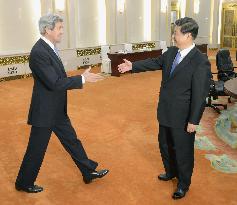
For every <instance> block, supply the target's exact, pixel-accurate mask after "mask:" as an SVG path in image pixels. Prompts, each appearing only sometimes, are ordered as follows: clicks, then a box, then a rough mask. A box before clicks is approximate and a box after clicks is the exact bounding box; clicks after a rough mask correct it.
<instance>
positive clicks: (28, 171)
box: [15, 14, 108, 193]
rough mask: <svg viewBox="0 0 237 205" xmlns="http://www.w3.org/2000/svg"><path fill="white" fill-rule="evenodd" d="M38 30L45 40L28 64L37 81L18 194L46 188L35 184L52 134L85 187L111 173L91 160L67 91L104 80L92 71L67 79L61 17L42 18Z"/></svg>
mask: <svg viewBox="0 0 237 205" xmlns="http://www.w3.org/2000/svg"><path fill="white" fill-rule="evenodd" d="M39 29H40V33H41V35H42V37H41V38H40V39H39V40H38V41H37V42H36V44H35V45H34V46H33V48H32V50H31V53H30V60H29V65H30V69H31V70H32V74H33V78H34V87H33V93H32V99H31V105H30V109H29V116H28V124H30V125H32V127H31V133H30V139H29V143H28V147H27V150H26V153H25V156H24V159H23V162H22V164H21V167H20V170H19V173H18V176H17V179H16V183H15V187H16V189H17V190H18V191H25V192H28V193H37V192H41V191H43V188H42V187H40V186H37V185H35V184H34V182H35V180H36V178H37V175H38V172H39V170H40V167H41V164H42V161H43V158H44V154H45V152H46V149H47V145H48V142H49V139H50V136H51V133H52V132H54V133H55V134H56V136H57V137H58V139H59V140H60V142H61V144H62V145H63V147H64V148H65V149H66V151H67V152H68V153H69V154H70V155H71V157H72V159H73V161H74V162H75V164H76V165H77V167H78V168H79V169H80V171H81V173H82V175H83V181H84V182H85V183H86V184H88V183H90V182H91V181H92V180H93V179H95V178H101V177H103V176H105V175H106V174H107V173H108V170H101V171H96V167H97V166H98V163H97V162H95V161H92V160H90V159H88V157H87V155H86V152H85V150H84V148H83V146H82V144H81V141H80V140H78V139H77V135H76V132H75V130H74V129H73V127H72V125H71V122H70V119H69V117H68V115H67V90H70V89H81V88H82V87H83V84H84V83H85V82H96V81H98V80H101V79H102V77H101V76H100V75H98V74H93V73H90V70H89V69H88V70H86V71H85V72H84V73H83V74H82V75H77V76H72V77H67V75H66V73H65V70H64V66H63V64H62V62H61V60H60V58H59V56H58V52H57V48H56V44H57V43H59V42H60V41H61V38H62V34H63V20H62V18H61V17H59V16H57V15H52V14H49V15H46V16H42V17H41V18H40V20H39Z"/></svg>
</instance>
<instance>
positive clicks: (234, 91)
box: [224, 78, 237, 98]
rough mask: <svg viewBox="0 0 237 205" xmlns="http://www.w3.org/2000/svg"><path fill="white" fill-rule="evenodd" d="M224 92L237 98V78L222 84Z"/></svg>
mask: <svg viewBox="0 0 237 205" xmlns="http://www.w3.org/2000/svg"><path fill="white" fill-rule="evenodd" d="M224 91H225V93H226V94H227V95H229V96H231V97H233V98H237V78H233V79H231V80H228V81H226V82H225V84H224Z"/></svg>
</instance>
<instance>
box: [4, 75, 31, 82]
mask: <svg viewBox="0 0 237 205" xmlns="http://www.w3.org/2000/svg"><path fill="white" fill-rule="evenodd" d="M31 77H32V74H31V73H29V74H24V75H15V76H8V77H4V78H0V83H1V82H5V81H10V80H17V79H22V78H31Z"/></svg>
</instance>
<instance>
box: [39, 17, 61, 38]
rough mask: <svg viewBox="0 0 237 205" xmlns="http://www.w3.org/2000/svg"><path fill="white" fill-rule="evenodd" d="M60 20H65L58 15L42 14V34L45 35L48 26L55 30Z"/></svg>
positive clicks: (40, 23)
mask: <svg viewBox="0 0 237 205" xmlns="http://www.w3.org/2000/svg"><path fill="white" fill-rule="evenodd" d="M58 22H63V19H62V18H61V17H60V16H58V15H54V14H47V15H45V16H42V17H41V18H40V20H39V31H40V34H41V35H44V34H45V33H46V28H48V29H50V30H53V29H54V27H55V24H56V23H58Z"/></svg>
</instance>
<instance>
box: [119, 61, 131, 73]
mask: <svg viewBox="0 0 237 205" xmlns="http://www.w3.org/2000/svg"><path fill="white" fill-rule="evenodd" d="M118 70H119V72H120V73H125V72H127V71H129V70H132V62H131V61H128V60H126V59H124V63H121V64H119V65H118Z"/></svg>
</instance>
